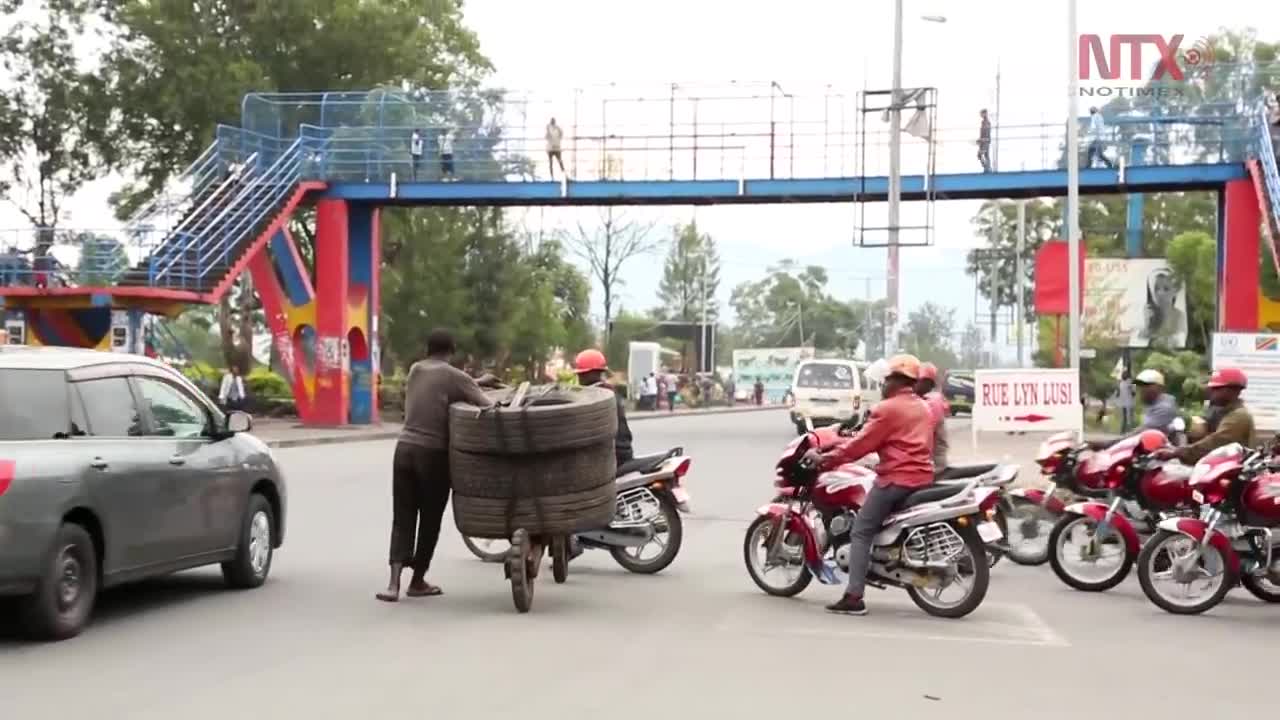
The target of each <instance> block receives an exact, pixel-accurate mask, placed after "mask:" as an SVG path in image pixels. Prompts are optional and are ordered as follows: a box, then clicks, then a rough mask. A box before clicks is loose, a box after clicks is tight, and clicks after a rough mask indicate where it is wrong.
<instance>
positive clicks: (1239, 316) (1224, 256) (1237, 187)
mask: <svg viewBox="0 0 1280 720" xmlns="http://www.w3.org/2000/svg"><path fill="white" fill-rule="evenodd" d="M1261 222H1262V211H1261V209H1260V208H1259V207H1258V196H1257V194H1256V193H1255V191H1254V188H1253V185H1252V183H1251V182H1250V181H1249V180H1247V179H1246V180H1232V181H1230V182H1228V183H1227V184H1226V186H1225V187H1224V188H1223V190H1222V192H1221V193H1219V195H1218V330H1220V331H1224V332H1231V331H1234V332H1257V330H1258V286H1259V284H1260V283H1261V277H1260V272H1259V268H1258V248H1259V245H1258V243H1259V239H1258V238H1259V236H1258V228H1259V227H1260V225H1261Z"/></svg>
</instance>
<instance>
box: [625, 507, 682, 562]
mask: <svg viewBox="0 0 1280 720" xmlns="http://www.w3.org/2000/svg"><path fill="white" fill-rule="evenodd" d="M658 502H659V504H660V505H661V507H662V520H661V522H662V523H663V524H664V525H666V528H667V542H666V544H665V545H664V546H663V547H662V552H660V553H658V554H657V556H655V557H653V558H651V559H643V558H642V557H641V556H640V553H641V552H643V551H644V549H645V548H646V547H649V545H650V544H652V543H653V540H650V541H649V544H646V545H641V546H640V547H638V548H630V547H614V548H609V554H610V555H613V559H614V560H616V561H617V563H618V564H619V565H621V566H622V567H624V568H626V569H627V570H630V571H631V572H633V573H639V574H641V575H652V574H654V573H658V572H662V571H663V570H665V569H666V567H667V566H668V565H670V564H671V563H673V562H675V560H676V555H678V554H679V553H680V543H681V541H683V540H684V521H683V520H682V519H681V518H680V510H679V509H678V508H676V504H675V502H674V501H672V499H671V498H670V497H668V496H667V495H666V494H665V493H663V494H660V495H659V496H658ZM657 537H658V536H657V535H656V534H655V535H654V538H655V539H656V538H657ZM632 550H634V551H635V552H636V555H632V554H630V552H629V551H632Z"/></svg>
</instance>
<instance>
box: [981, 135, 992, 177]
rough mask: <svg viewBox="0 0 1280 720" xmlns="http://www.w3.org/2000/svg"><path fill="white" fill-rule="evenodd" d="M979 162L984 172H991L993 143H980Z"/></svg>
mask: <svg viewBox="0 0 1280 720" xmlns="http://www.w3.org/2000/svg"><path fill="white" fill-rule="evenodd" d="M978 162H980V163H982V172H984V173H989V172H991V142H990V141H988V142H985V143H984V142H981V141H979V142H978Z"/></svg>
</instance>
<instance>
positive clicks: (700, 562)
mask: <svg viewBox="0 0 1280 720" xmlns="http://www.w3.org/2000/svg"><path fill="white" fill-rule="evenodd" d="M635 429H636V432H637V441H638V444H639V446H640V447H641V448H643V449H659V448H664V447H666V446H668V445H671V444H676V443H680V444H683V445H684V446H685V447H686V448H687V450H688V452H689V453H691V454H692V455H693V457H694V465H693V470H692V473H691V476H690V489H691V491H692V493H693V500H694V504H695V508H696V511H697V515H696V517H694V518H691V519H690V520H689V521H688V525H687V532H686V537H685V551H684V552H683V553H682V554H681V556H680V557H679V559H678V560H677V561H676V563H675V564H674V565H673V566H672V567H671V568H669V569H668V570H667V571H666V572H664V573H662V574H661V575H659V576H655V577H640V576H634V575H629V574H627V573H626V572H624V571H622V570H621V569H620V568H618V567H617V566H615V565H614V564H613V562H612V561H611V560H610V559H609V558H608V557H607V556H604V555H602V554H600V553H588V555H586V556H584V557H583V558H582V559H581V560H579V561H577V562H576V563H575V567H574V572H573V573H572V574H571V576H570V579H569V582H568V583H567V584H566V585H563V586H555V585H553V584H551V583H550V582H549V581H548V582H545V583H542V584H540V585H539V587H538V594H537V597H536V599H535V604H534V610H533V612H532V613H531V614H529V615H525V616H520V615H517V614H516V613H515V612H514V610H513V609H512V607H511V600H510V593H509V590H508V587H507V585H506V584H505V583H504V582H503V580H502V575H501V571H500V570H499V568H498V567H497V566H493V565H485V564H482V563H480V562H478V561H476V560H474V559H472V558H471V557H470V556H469V555H468V554H467V553H466V551H465V549H464V548H463V547H462V545H461V543H460V542H459V541H458V539H457V537H456V533H454V532H453V531H452V528H451V527H450V528H449V530H448V531H447V532H446V535H445V537H444V538H443V539H442V545H441V552H440V554H439V556H438V562H437V566H436V568H435V570H434V571H433V575H432V577H433V579H434V580H436V581H437V582H439V583H441V584H443V585H444V586H445V588H446V592H447V594H446V595H445V596H444V597H441V598H431V599H422V600H414V601H404V602H401V603H400V604H399V605H396V606H388V605H384V604H381V603H378V602H376V601H375V600H374V599H373V593H374V591H375V590H376V589H377V588H378V587H379V585H380V584H381V583H382V582H383V581H384V580H385V577H384V574H383V572H384V567H385V566H384V558H385V554H386V528H387V523H388V519H389V514H390V513H389V507H388V505H389V503H388V497H387V493H388V487H389V470H390V457H391V447H392V446H391V444H390V443H389V442H370V443H359V444H348V445H334V446H327V447H318V448H305V449H292V450H281V451H279V454H280V457H281V459H282V461H283V463H284V464H285V467H286V469H287V471H288V472H289V476H290V481H291V491H292V508H291V510H292V513H291V517H290V536H289V541H288V544H287V545H286V547H285V548H284V549H283V550H282V551H281V552H280V554H279V555H278V556H277V559H276V562H277V564H276V567H275V571H274V573H273V575H272V579H271V581H270V582H269V583H268V585H267V586H266V587H264V588H262V589H260V590H256V591H250V592H230V591H226V590H223V589H222V588H221V584H220V581H219V579H218V577H217V573H216V571H198V572H192V573H186V574H183V575H180V576H176V577H174V578H171V579H167V580H164V581H161V582H152V583H148V584H145V585H142V586H139V587H134V588H126V589H122V590H118V591H115V592H112V593H110V594H108V595H107V597H106V598H105V599H104V600H103V603H102V607H101V612H100V613H99V617H98V621H97V623H96V624H95V625H94V626H93V627H92V628H91V629H90V630H89V631H88V632H87V633H86V634H84V635H83V636H81V637H80V638H78V639H76V640H73V641H69V642H65V643H60V644H56V645H25V644H21V643H19V642H17V641H16V640H11V639H4V638H0V708H2V709H3V711H0V717H3V718H14V719H15V720H19V719H20V720H35V719H37V718H59V719H60V720H61V719H64V718H67V717H102V718H128V719H129V720H146V719H150V718H166V719H169V718H184V719H191V720H195V719H197V718H219V719H225V718H265V717H271V718H281V719H292V718H306V719H307V720H317V719H319V718H341V719H342V720H351V718H393V717H396V718H398V717H426V716H431V717H437V718H478V719H483V720H488V719H490V718H494V719H498V718H501V719H502V720H507V719H508V718H521V719H525V718H527V719H528V720H541V719H542V718H555V719H556V720H562V719H563V718H565V717H593V716H596V717H602V718H606V717H607V718H610V720H614V719H617V720H630V719H632V718H636V719H640V718H643V719H645V720H652V719H653V718H654V717H671V718H680V719H683V718H698V717H706V718H750V719H754V718H774V717H779V716H781V715H782V714H783V713H794V712H795V711H796V710H802V711H810V712H815V713H821V714H827V713H830V714H832V715H847V714H849V713H850V712H857V713H858V714H859V716H863V717H865V716H867V715H868V713H874V712H877V711H880V712H887V713H889V714H886V715H885V717H908V718H914V717H926V716H927V715H926V713H935V712H945V713H948V715H949V716H950V717H956V718H984V719H987V718H1006V717H1008V718H1014V717H1016V718H1027V717H1031V718H1037V719H1038V718H1059V717H1062V718H1066V717H1071V718H1079V717H1082V716H1088V715H1090V714H1094V713H1100V714H1103V715H1114V714H1116V713H1120V714H1122V715H1130V716H1136V715H1137V714H1139V713H1141V715H1142V716H1147V717H1150V716H1155V715H1156V714H1157V713H1179V714H1180V715H1182V716H1188V715H1190V716H1194V714H1195V713H1200V714H1202V715H1203V716H1204V717H1231V718H1236V717H1245V716H1246V713H1251V712H1254V711H1258V712H1261V711H1264V710H1270V709H1273V708H1274V700H1273V699H1272V698H1271V697H1270V694H1269V692H1268V690H1269V689H1270V687H1271V684H1270V683H1271V682H1272V679H1273V677H1274V664H1273V662H1272V661H1271V658H1272V657H1273V654H1272V653H1271V652H1270V649H1271V648H1274V647H1276V644H1277V643H1278V642H1280V608H1270V607H1266V606H1264V605H1262V604H1260V603H1258V602H1256V601H1254V600H1252V598H1250V597H1248V596H1246V595H1245V594H1244V593H1243V592H1241V593H1239V594H1238V595H1236V596H1234V597H1233V599H1232V600H1230V601H1229V602H1228V603H1226V604H1225V605H1224V606H1222V607H1220V608H1218V609H1217V610H1215V611H1214V612H1213V613H1211V614H1210V615H1208V616H1205V617H1200V618H1179V617H1173V616H1170V615H1166V614H1165V613H1163V612H1162V611H1160V610H1158V609H1156V608H1155V607H1154V606H1152V605H1151V604H1149V603H1148V602H1147V600H1146V599H1145V598H1144V597H1143V595H1142V593H1141V591H1140V589H1139V588H1138V585H1137V580H1136V578H1135V579H1130V580H1129V581H1128V582H1126V583H1125V584H1124V585H1122V586H1121V587H1120V588H1118V589H1116V590H1114V591H1112V592H1110V593H1107V594H1104V595H1086V594H1083V593H1077V592H1074V591H1071V590H1068V589H1067V588H1066V587H1065V586H1063V585H1061V584H1060V583H1058V581H1057V580H1056V579H1055V578H1054V577H1053V576H1052V575H1051V573H1050V571H1049V570H1048V568H1038V569H1029V568H1019V567H1012V566H1008V565H1006V564H1001V565H1000V566H999V567H997V568H996V570H995V572H994V575H993V584H992V588H991V592H990V594H989V595H988V599H987V602H986V604H984V605H983V606H982V607H981V608H980V609H979V610H978V611H977V612H975V613H974V614H973V615H971V616H970V617H969V618H967V619H965V620H961V621H946V620H936V619H932V618H929V617H927V616H925V615H923V614H922V613H921V612H919V611H918V610H917V609H916V608H915V607H914V606H913V605H912V604H911V603H910V601H909V600H908V599H907V598H906V596H905V595H904V594H902V593H899V592H896V591H887V592H879V591H872V595H871V596H870V597H869V601H870V604H871V608H872V613H873V614H872V615H870V616H868V617H865V618H846V617H834V616H829V615H826V614H824V613H823V612H822V609H821V607H822V604H823V603H825V602H827V601H829V600H830V599H831V598H832V597H833V595H834V594H835V592H836V591H835V590H834V589H832V588H827V587H822V586H819V585H817V584H816V583H815V584H814V585H813V586H811V587H810V589H809V590H808V591H806V593H805V594H803V595H802V596H801V597H800V598H798V599H795V600H790V601H787V600H778V599H774V598H769V597H766V596H764V595H763V594H761V593H760V592H759V591H758V590H756V589H755V587H754V586H753V585H752V584H751V581H750V580H749V579H748V578H747V576H746V573H745V571H744V569H743V566H742V557H741V540H742V530H743V528H744V526H745V524H746V522H747V521H748V520H749V519H750V517H751V515H752V511H753V509H754V508H755V507H756V506H757V505H758V504H760V503H761V502H762V501H764V500H767V499H768V496H769V492H768V485H769V476H770V468H771V465H772V463H773V461H774V460H775V459H776V457H777V453H778V450H779V448H780V447H781V446H782V445H783V444H784V443H785V442H786V441H787V440H788V439H789V437H790V434H789V432H788V425H787V422H786V419H785V417H783V416H782V415H780V414H773V413H761V414H748V415H737V416H721V417H704V418H692V417H691V418H682V419H673V420H670V421H667V422H663V423H644V424H643V425H637V426H636V428H635ZM956 429H957V431H959V430H961V428H956ZM992 442H993V443H996V444H997V446H998V447H1000V448H1007V449H1010V450H1017V449H1018V448H1022V449H1021V452H1024V453H1026V452H1030V449H1029V448H1030V447H1031V446H1033V445H1034V439H1030V438H1023V439H1018V438H1007V437H1006V438H1003V439H1000V438H996V439H993V440H992ZM965 445H967V444H965ZM547 576H549V573H547V574H546V575H544V577H547ZM548 580H549V577H548ZM1090 698H1092V700H1091V701H1089V704H1087V705H1085V704H1082V703H1083V702H1085V701H1088V699H1090ZM928 716H932V715H928Z"/></svg>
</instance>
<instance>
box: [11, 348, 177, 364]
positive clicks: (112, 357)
mask: <svg viewBox="0 0 1280 720" xmlns="http://www.w3.org/2000/svg"><path fill="white" fill-rule="evenodd" d="M112 363H128V364H137V365H148V366H151V367H156V368H162V369H163V368H167V366H166V365H165V364H164V363H162V362H159V361H156V360H152V359H151V358H149V357H146V356H145V355H132V354H125V353H113V352H104V351H102V350H88V349H84V348H67V347H28V346H25V345H0V370H75V369H77V368H84V367H92V366H94V365H108V364H112Z"/></svg>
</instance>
